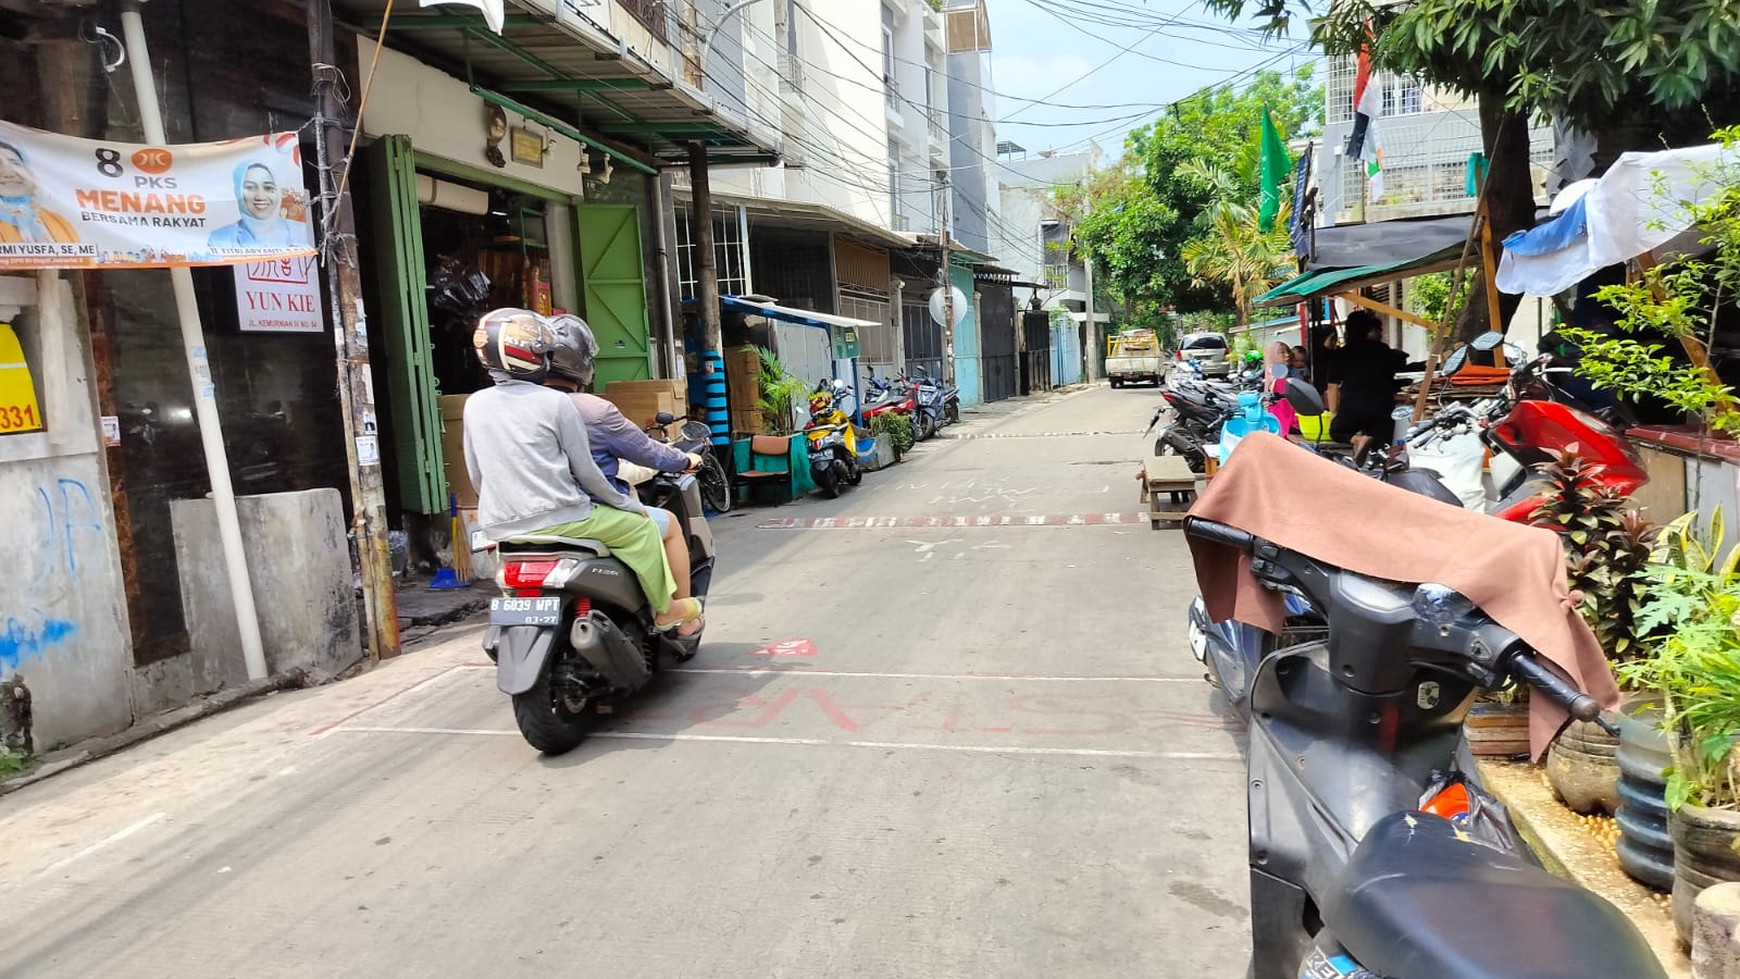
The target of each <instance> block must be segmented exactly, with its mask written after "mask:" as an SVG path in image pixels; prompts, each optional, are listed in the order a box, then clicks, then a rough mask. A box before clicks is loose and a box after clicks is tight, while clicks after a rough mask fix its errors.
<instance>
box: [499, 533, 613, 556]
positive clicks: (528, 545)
mask: <svg viewBox="0 0 1740 979" xmlns="http://www.w3.org/2000/svg"><path fill="white" fill-rule="evenodd" d="M498 546H499V547H500V548H501V550H502V551H504V552H508V553H512V552H514V551H519V552H522V553H523V552H526V551H547V550H551V549H555V550H561V551H591V552H592V553H594V554H596V555H598V556H599V557H609V556H610V548H609V547H606V546H605V544H604V542H603V541H600V540H593V539H592V538H590V537H558V536H556V535H554V534H521V535H520V536H518V537H510V538H508V539H507V540H504V541H501V542H500V543H499V545H498Z"/></svg>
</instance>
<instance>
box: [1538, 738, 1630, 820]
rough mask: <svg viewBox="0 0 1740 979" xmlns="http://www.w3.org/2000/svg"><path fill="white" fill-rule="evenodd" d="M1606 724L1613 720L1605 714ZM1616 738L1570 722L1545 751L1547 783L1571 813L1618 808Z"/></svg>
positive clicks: (1613, 810)
mask: <svg viewBox="0 0 1740 979" xmlns="http://www.w3.org/2000/svg"><path fill="white" fill-rule="evenodd" d="M1607 720H1608V722H1609V723H1613V722H1616V721H1617V718H1616V717H1615V716H1614V715H1612V714H1609V715H1607ZM1618 755H1619V739H1618V738H1617V737H1614V736H1613V735H1611V734H1608V733H1607V732H1606V731H1604V730H1602V729H1601V728H1600V727H1599V726H1598V725H1596V724H1593V723H1590V722H1588V721H1572V722H1571V723H1570V724H1569V725H1568V726H1566V728H1565V729H1564V730H1563V731H1561V732H1559V736H1558V737H1557V738H1555V739H1553V746H1552V748H1550V749H1548V751H1547V782H1548V783H1549V784H1551V785H1552V787H1553V791H1554V792H1555V793H1557V794H1558V796H1559V800H1560V801H1561V802H1563V803H1564V804H1565V807H1566V808H1568V809H1570V810H1571V811H1572V812H1580V813H1593V812H1603V813H1612V812H1617V811H1618V809H1619V758H1618Z"/></svg>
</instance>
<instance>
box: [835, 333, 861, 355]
mask: <svg viewBox="0 0 1740 979" xmlns="http://www.w3.org/2000/svg"><path fill="white" fill-rule="evenodd" d="M857 358H858V328H857V327H855V326H837V327H835V328H834V359H835V360H856V359H857Z"/></svg>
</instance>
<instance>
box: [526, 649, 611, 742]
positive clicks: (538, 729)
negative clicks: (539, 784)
mask: <svg viewBox="0 0 1740 979" xmlns="http://www.w3.org/2000/svg"><path fill="white" fill-rule="evenodd" d="M591 706H592V705H591V703H590V702H588V701H587V700H586V699H585V698H584V697H582V698H580V699H579V701H578V702H577V703H576V702H574V701H573V699H572V698H569V697H564V696H563V695H562V694H561V693H559V692H558V691H557V690H556V689H555V686H554V684H553V683H552V681H551V677H550V669H549V667H547V666H546V667H545V668H544V672H543V673H542V674H541V675H539V677H538V682H537V683H535V684H533V685H532V689H530V690H527V691H526V692H525V693H521V694H515V695H514V723H515V724H516V725H518V726H519V729H520V735H521V736H522V737H524V738H525V739H526V743H527V744H529V745H531V746H532V747H534V748H536V749H538V750H539V751H541V752H543V753H544V754H546V755H561V754H566V753H568V752H570V751H573V750H574V749H575V748H578V747H579V746H580V742H582V741H584V740H586V732H587V730H588V729H589V728H590V727H591V723H592V711H591V710H590V708H591Z"/></svg>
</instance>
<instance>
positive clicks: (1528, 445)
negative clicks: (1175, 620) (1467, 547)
mask: <svg viewBox="0 0 1740 979" xmlns="http://www.w3.org/2000/svg"><path fill="white" fill-rule="evenodd" d="M1570 373H1571V370H1570V368H1569V367H1568V366H1566V365H1565V364H1563V363H1559V362H1555V360H1554V359H1553V358H1551V357H1549V356H1543V357H1540V358H1538V359H1533V360H1529V359H1522V360H1521V362H1520V363H1518V364H1517V365H1516V367H1515V368H1514V370H1512V372H1511V374H1510V377H1509V379H1508V382H1507V383H1505V384H1504V385H1503V388H1502V390H1500V391H1499V392H1498V393H1497V394H1494V395H1492V396H1490V397H1486V398H1482V399H1480V400H1478V401H1473V402H1461V403H1450V404H1447V405H1445V406H1444V407H1443V408H1442V409H1441V410H1440V411H1439V412H1438V413H1437V414H1436V415H1435V416H1433V417H1431V418H1428V419H1426V420H1425V421H1423V422H1422V423H1420V424H1418V425H1414V426H1412V427H1410V428H1408V429H1407V430H1406V431H1405V432H1402V433H1400V434H1398V435H1397V437H1396V438H1394V440H1393V441H1391V442H1390V443H1389V444H1378V445H1375V446H1372V447H1369V448H1367V449H1366V451H1364V452H1362V453H1354V452H1353V451H1352V449H1351V447H1349V446H1330V445H1321V444H1317V445H1313V444H1309V443H1306V444H1304V445H1303V447H1302V450H1309V451H1314V452H1317V453H1319V454H1320V455H1324V456H1328V457H1330V458H1331V459H1333V460H1334V461H1335V462H1337V463H1340V464H1342V465H1346V466H1349V467H1352V468H1353V469H1355V470H1357V471H1359V472H1361V473H1363V474H1365V475H1367V476H1370V477H1372V479H1373V480H1374V482H1379V481H1381V482H1384V483H1389V484H1391V485H1392V486H1395V487H1397V488H1398V489H1401V490H1406V491H1410V492H1415V493H1421V494H1424V495H1427V496H1431V497H1433V498H1435V499H1438V500H1440V501H1442V502H1445V503H1449V504H1453V505H1456V506H1464V507H1467V508H1470V509H1480V510H1484V511H1485V512H1487V513H1489V514H1491V515H1493V516H1496V517H1498V518H1499V519H1502V520H1505V521H1510V522H1513V523H1524V524H1526V523H1528V522H1529V520H1530V513H1531V511H1532V510H1533V507H1534V504H1535V502H1536V497H1537V494H1538V488H1537V487H1536V485H1535V484H1534V482H1533V479H1532V472H1531V469H1530V467H1531V466H1533V465H1536V464H1539V463H1542V462H1546V461H1549V460H1550V459H1552V458H1553V457H1555V456H1556V455H1557V454H1559V453H1561V452H1567V451H1574V452H1575V453H1576V454H1578V455H1579V456H1581V457H1583V458H1584V459H1587V460H1590V461H1593V462H1596V463H1598V464H1599V466H1600V468H1599V469H1598V470H1597V472H1598V475H1597V477H1596V478H1597V479H1598V480H1599V481H1600V482H1601V483H1603V484H1604V485H1607V486H1611V487H1613V488H1614V489H1616V490H1618V491H1619V492H1621V493H1630V492H1633V491H1635V490H1636V489H1637V488H1638V487H1640V486H1642V485H1643V484H1644V483H1645V482H1646V481H1647V479H1648V476H1647V473H1646V472H1645V469H1644V466H1643V463H1642V460H1641V459H1640V457H1639V456H1638V454H1637V453H1636V452H1635V450H1633V449H1632V447H1631V445H1630V443H1629V442H1628V441H1627V440H1626V439H1625V438H1624V436H1623V435H1622V434H1621V432H1620V431H1619V428H1618V424H1623V422H1624V420H1625V419H1624V418H1623V417H1621V416H1620V415H1617V414H1615V413H1614V411H1613V409H1612V406H1611V405H1597V404H1592V403H1589V402H1587V401H1584V400H1582V399H1581V398H1580V397H1578V396H1577V395H1576V394H1574V393H1573V392H1572V391H1569V390H1567V385H1566V384H1565V382H1566V381H1567V380H1569V375H1570ZM1250 384H1251V379H1249V378H1247V379H1245V381H1244V382H1243V386H1247V387H1248V386H1249V385H1250ZM1256 387H1257V388H1260V387H1261V381H1260V378H1258V379H1257V380H1256ZM1572 387H1575V385H1572ZM1240 388H1241V382H1240V381H1237V380H1235V381H1233V382H1231V383H1229V384H1225V385H1220V384H1215V383H1212V382H1205V381H1204V380H1203V379H1201V378H1200V377H1198V378H1194V379H1190V378H1181V379H1179V381H1178V382H1175V383H1174V385H1173V387H1172V388H1171V389H1170V390H1168V391H1167V392H1166V403H1165V404H1164V405H1163V406H1162V408H1161V411H1160V412H1158V413H1157V418H1156V421H1158V416H1159V415H1163V414H1166V413H1167V412H1168V411H1170V413H1171V415H1172V417H1171V419H1170V423H1169V424H1168V426H1167V429H1166V430H1165V431H1164V432H1163V433H1162V435H1161V443H1162V444H1161V446H1157V449H1156V451H1160V449H1161V448H1164V447H1171V448H1172V451H1175V452H1177V453H1178V454H1181V455H1186V457H1187V458H1189V457H1190V454H1191V453H1194V454H1196V457H1197V458H1198V459H1200V458H1201V457H1202V455H1203V454H1204V453H1206V452H1208V451H1213V448H1214V447H1215V446H1217V445H1218V442H1219V439H1220V433H1221V431H1222V430H1223V428H1224V426H1225V425H1226V424H1228V423H1229V422H1230V421H1231V420H1232V418H1234V417H1236V414H1237V413H1238V412H1239V410H1240V406H1239V401H1238V397H1239V395H1240V394H1241V393H1242V394H1244V395H1245V396H1246V402H1247V403H1246V405H1245V407H1246V408H1248V403H1249V399H1250V397H1251V391H1250V390H1244V391H1241V390H1240ZM1279 388H1280V391H1279V392H1276V391H1267V392H1264V391H1260V390H1259V391H1256V392H1255V394H1256V396H1257V397H1258V398H1259V399H1260V400H1261V401H1264V402H1270V403H1272V402H1273V401H1274V400H1275V399H1277V398H1283V397H1284V398H1286V399H1287V401H1288V403H1289V404H1290V405H1291V407H1292V408H1293V409H1294V411H1296V412H1297V413H1298V414H1299V415H1300V416H1302V417H1315V416H1320V415H1322V414H1323V412H1324V404H1323V399H1322V397H1321V395H1319V393H1318V392H1317V391H1316V390H1315V389H1314V388H1312V387H1311V386H1310V385H1309V384H1307V383H1305V382H1304V381H1303V380H1302V379H1297V378H1288V379H1286V380H1285V382H1284V383H1283V384H1281V385H1279ZM1150 430H1152V426H1150ZM1461 440H1472V443H1473V449H1474V451H1472V452H1468V451H1451V450H1449V449H1448V448H1447V446H1449V445H1450V444H1453V443H1456V442H1458V441H1461ZM1488 452H1490V454H1491V458H1492V466H1491V469H1492V472H1491V476H1490V484H1488V483H1487V481H1486V478H1485V477H1484V476H1483V474H1482V471H1481V470H1482V469H1483V466H1482V461H1483V458H1484V457H1485V455H1486V454H1487V453H1488ZM1446 459H1448V460H1452V461H1453V462H1454V461H1455V460H1461V459H1469V460H1472V466H1471V467H1470V468H1471V469H1472V474H1473V478H1474V479H1475V480H1476V483H1475V486H1474V487H1473V490H1474V491H1473V492H1469V489H1468V488H1466V487H1463V488H1457V487H1456V486H1455V484H1456V482H1457V479H1458V477H1456V476H1454V475H1447V473H1446V472H1445V471H1441V470H1448V469H1450V468H1452V467H1451V466H1449V465H1445V464H1443V462H1442V460H1446ZM1241 471H1250V470H1248V469H1247V470H1239V469H1237V468H1236V467H1235V468H1233V469H1229V470H1227V471H1225V472H1224V473H1222V474H1221V476H1220V478H1223V479H1224V478H1235V479H1236V478H1240V477H1239V475H1238V473H1240V472H1241ZM1252 478H1258V477H1257V476H1256V475H1253V476H1252ZM1461 478H1466V474H1463V476H1462V477H1461ZM1295 489H1296V490H1297V492H1298V494H1299V496H1298V497H1297V498H1295V497H1294V496H1292V495H1291V494H1282V495H1281V497H1280V498H1278V502H1279V503H1282V504H1285V505H1289V506H1291V505H1294V504H1295V503H1296V505H1297V510H1289V511H1288V514H1289V517H1288V518H1287V519H1290V518H1293V517H1296V518H1297V519H1310V515H1311V514H1312V512H1313V510H1314V507H1313V504H1312V501H1311V499H1310V494H1311V492H1312V490H1311V488H1310V487H1308V486H1302V487H1296V488H1295ZM1374 489H1375V487H1374ZM1381 496H1382V493H1381V492H1380V493H1377V494H1374V496H1373V498H1372V505H1373V507H1374V508H1377V507H1379V506H1380V505H1381V502H1382V501H1381V499H1380V497H1381ZM1434 512H1437V511H1436V509H1434ZM1444 512H1445V513H1448V511H1444ZM1185 532H1186V533H1187V534H1189V535H1190V536H1192V537H1194V538H1197V539H1199V540H1201V541H1205V542H1209V543H1212V544H1215V545H1219V546H1222V547H1228V548H1233V549H1235V550H1237V551H1239V552H1242V553H1243V554H1244V555H1246V556H1247V557H1246V558H1245V560H1246V561H1247V562H1248V563H1247V564H1246V565H1245V566H1246V567H1248V568H1249V572H1250V574H1251V575H1252V577H1254V578H1255V579H1256V581H1257V583H1258V584H1259V585H1261V586H1262V587H1263V588H1264V589H1267V590H1269V591H1271V592H1275V593H1278V597H1280V598H1281V599H1282V601H1283V605H1284V608H1285V624H1284V626H1282V627H1281V631H1280V632H1279V633H1278V634H1274V633H1269V632H1266V631H1263V630H1260V629H1257V628H1255V627H1253V626H1250V625H1248V624H1245V623H1241V622H1237V621H1223V622H1216V621H1214V620H1213V619H1212V618H1211V616H1210V615H1209V612H1208V609H1207V607H1206V603H1205V602H1204V600H1203V599H1201V598H1198V599H1197V600H1196V601H1195V602H1194V603H1192V605H1191V608H1190V612H1189V635H1190V646H1191V653H1192V655H1193V656H1194V658H1195V659H1196V660H1197V661H1198V662H1200V663H1201V664H1202V665H1203V666H1204V668H1205V670H1206V672H1205V676H1204V678H1205V679H1206V680H1207V681H1208V682H1209V683H1210V684H1211V685H1212V686H1213V687H1215V688H1217V689H1218V690H1219V691H1220V693H1221V694H1222V695H1223V696H1224V699H1225V701H1226V705H1227V707H1228V709H1229V711H1230V713H1231V714H1232V716H1233V717H1235V718H1236V719H1237V721H1238V722H1239V723H1240V724H1241V725H1243V726H1244V727H1245V729H1246V731H1247V737H1246V738H1245V739H1244V742H1243V743H1244V751H1245V754H1246V760H1247V764H1248V767H1249V775H1248V779H1247V787H1248V801H1249V807H1250V813H1249V853H1250V861H1249V866H1250V895H1251V933H1252V957H1251V962H1250V966H1249V969H1248V971H1247V973H1246V974H1247V976H1249V977H1252V979H1295V977H1302V976H1314V977H1315V976H1323V977H1331V976H1333V977H1349V979H1355V977H1357V979H1373V977H1378V976H1383V977H1391V979H1427V977H1431V979H1487V977H1493V976H1501V975H1502V976H1513V977H1517V979H1521V977H1525V976H1527V977H1536V979H1545V977H1549V976H1573V975H1575V976H1591V977H1593V976H1603V977H1607V976H1611V977H1620V976H1624V977H1628V979H1630V977H1636V979H1661V977H1662V976H1664V975H1665V973H1664V972H1663V971H1662V969H1661V966H1660V964H1659V963H1658V962H1657V960H1656V958H1655V956H1654V955H1653V954H1652V953H1651V951H1650V949H1649V946H1648V945H1647V944H1646V943H1645V942H1644V941H1643V939H1642V937H1641V936H1640V935H1639V934H1638V932H1637V930H1636V928H1635V927H1634V926H1633V925H1632V924H1631V923H1630V922H1629V921H1627V920H1626V918H1625V917H1624V916H1623V915H1622V914H1621V913H1620V912H1619V911H1618V910H1616V909H1615V908H1613V907H1612V906H1611V905H1610V904H1608V903H1607V902H1605V901H1604V900H1602V899H1601V898H1599V897H1597V896H1595V895H1594V894H1592V893H1590V892H1588V891H1586V890H1582V889H1580V888H1578V887H1576V886H1575V885H1573V884H1569V883H1566V882H1563V881H1560V880H1559V879H1557V878H1555V877H1554V876H1553V875H1551V874H1549V873H1548V872H1546V871H1545V870H1543V869H1541V866H1540V864H1539V861H1538V860H1537V859H1536V858H1535V857H1534V856H1533V855H1532V854H1531V853H1530V851H1529V850H1528V849H1527V847H1526V846H1525V845H1524V844H1523V842H1522V840H1521V838H1520V837H1519V836H1518V835H1517V833H1516V832H1515V830H1514V828H1513V827H1512V825H1511V823H1510V822H1509V820H1508V818H1507V816H1506V814H1505V812H1504V808H1503V806H1502V805H1501V804H1500V803H1499V802H1498V801H1497V800H1496V799H1495V798H1494V797H1492V796H1491V795H1490V794H1489V793H1487V792H1486V791H1485V790H1484V788H1483V786H1482V784H1481V779H1480V774H1479V771H1478V769H1477V768H1476V767H1475V766H1474V765H1473V762H1472V756H1471V755H1470V754H1469V753H1468V751H1467V744H1466V741H1465V740H1464V739H1463V738H1462V735H1461V730H1462V726H1461V722H1462V719H1463V717H1464V716H1465V715H1466V713H1467V711H1468V709H1469V705H1470V704H1471V703H1472V702H1473V700H1474V697H1475V694H1476V693H1477V692H1478V691H1479V690H1481V689H1494V688H1500V687H1505V686H1515V687H1526V688H1529V689H1530V690H1531V691H1532V693H1533V695H1534V696H1535V697H1539V698H1541V699H1543V700H1544V701H1550V702H1552V703H1555V704H1557V705H1559V706H1560V707H1562V708H1563V709H1564V710H1565V711H1566V712H1567V713H1568V714H1569V715H1570V716H1572V717H1574V718H1576V719H1579V720H1584V721H1593V722H1596V723H1601V721H1600V707H1599V705H1598V704H1597V703H1596V702H1595V701H1594V700H1592V699H1591V698H1590V697H1588V696H1587V695H1585V693H1584V692H1582V691H1580V690H1578V689H1577V688H1576V687H1575V686H1574V685H1572V684H1570V683H1568V682H1567V681H1566V679H1565V678H1564V676H1562V675H1561V674H1559V673H1558V672H1555V671H1554V670H1553V669H1551V668H1549V667H1548V666H1546V665H1545V661H1544V658H1542V657H1539V656H1537V654H1536V651H1535V650H1533V649H1531V648H1529V647H1528V646H1527V645H1526V644H1525V643H1524V642H1523V641H1522V640H1521V639H1520V638H1519V637H1518V636H1517V635H1516V634H1515V633H1514V632H1511V631H1509V630H1508V629H1507V628H1505V627H1504V626H1503V625H1501V624H1499V623H1498V622H1496V621H1494V620H1493V619H1492V618H1491V617H1490V616H1488V615H1487V614H1486V613H1485V612H1484V611H1483V610H1482V609H1481V608H1479V607H1478V606H1476V605H1475V604H1474V603H1473V602H1470V601H1469V600H1468V599H1467V598H1465V597H1463V596H1462V595H1460V594H1457V593H1456V592H1454V591H1453V590H1451V589H1449V588H1446V587H1445V586H1443V585H1441V584H1435V583H1432V582H1392V581H1380V580H1378V579H1375V578H1371V577H1366V576H1364V575H1361V574H1358V573H1356V571H1357V569H1348V568H1343V567H1337V566H1334V565H1332V564H1330V563H1327V562H1325V561H1323V560H1321V559H1319V558H1317V557H1314V556H1312V555H1308V554H1304V553H1299V552H1297V551H1293V550H1289V549H1288V548H1286V547H1282V546H1278V545H1276V544H1274V543H1272V542H1271V541H1268V540H1265V539H1262V538H1260V537H1258V536H1256V535H1254V534H1252V533H1250V532H1248V531H1247V530H1245V529H1241V528H1238V527H1234V526H1230V525H1227V524H1223V523H1217V522H1213V521H1210V520H1206V519H1202V518H1200V517H1194V516H1193V517H1191V518H1189V519H1188V520H1187V521H1186V524H1185ZM1434 533H1435V532H1434V528H1433V527H1432V526H1431V525H1430V524H1429V522H1427V523H1422V525H1420V526H1411V527H1410V528H1409V530H1408V532H1406V533H1404V534H1401V535H1399V536H1398V537H1397V539H1396V544H1395V546H1397V547H1434V546H1454V544H1455V542H1453V541H1446V540H1443V539H1438V538H1435V537H1434ZM1441 536H1442V535H1440V537H1441Z"/></svg>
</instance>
